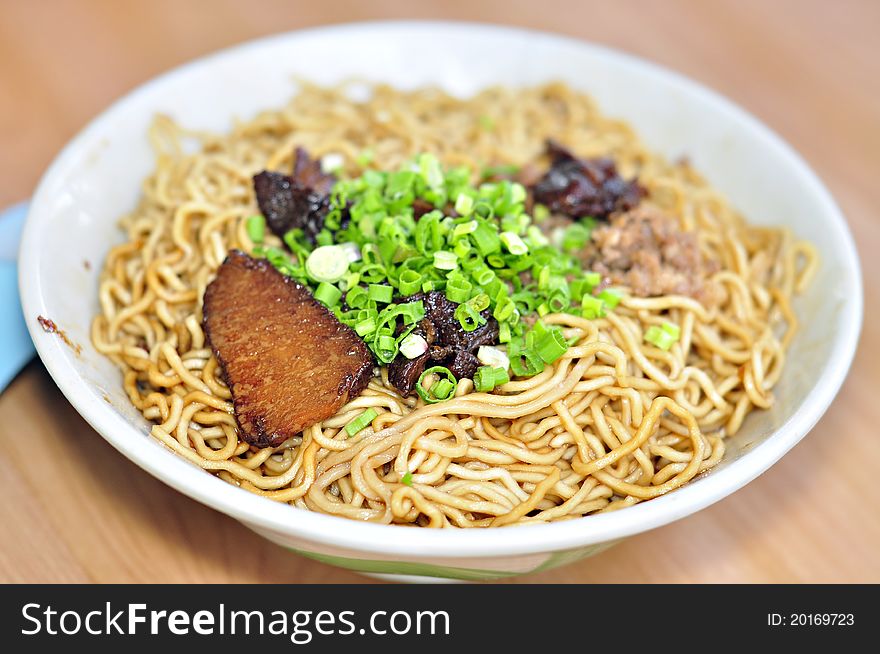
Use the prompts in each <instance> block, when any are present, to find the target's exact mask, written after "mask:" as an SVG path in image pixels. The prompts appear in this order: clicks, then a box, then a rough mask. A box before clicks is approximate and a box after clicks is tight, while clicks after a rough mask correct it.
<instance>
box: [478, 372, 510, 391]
mask: <svg viewBox="0 0 880 654" xmlns="http://www.w3.org/2000/svg"><path fill="white" fill-rule="evenodd" d="M509 381H510V376H509V375H508V374H507V370H505V369H504V368H493V367H492V366H481V367H479V368H477V372H476V373H474V389H475V390H476V391H478V392H480V393H488V392H489V391H491V390H493V389H494V388H495V387H496V386H502V385H504V384H506V383H507V382H509Z"/></svg>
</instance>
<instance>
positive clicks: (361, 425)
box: [345, 407, 379, 438]
mask: <svg viewBox="0 0 880 654" xmlns="http://www.w3.org/2000/svg"><path fill="white" fill-rule="evenodd" d="M378 415H379V412H378V411H376V409H374V408H372V407H370V408H369V409H367V410H366V411H364V412H363V413H362V414H361V415H359V416H358V417H357V418H355V419H354V420H352V421H351V422H350V423H348V424H347V425H345V431H346V432H347V433H348V437H349V438H351V437H352V436H354V435H355V434H357V433H359V432H361V431H363V430H364V429H366V428H367V427H368V426H369V424H370V423H371V422H373V420H374V419H375V418H376V416H378Z"/></svg>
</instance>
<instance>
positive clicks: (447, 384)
mask: <svg viewBox="0 0 880 654" xmlns="http://www.w3.org/2000/svg"><path fill="white" fill-rule="evenodd" d="M436 377H440V378H439V379H436ZM426 379H427V380H429V381H431V380H435V379H436V381H433V382H432V383H431V385H430V386H429V387H428V388H427V389H426V388H425V380H426ZM456 388H458V381H457V380H456V379H455V375H453V374H452V371H450V370H449V368H445V367H443V366H433V367H432V368H428V369H427V370H425V372H423V373H422V374H421V375H420V376H419V380H418V382H416V392H417V393H418V394H419V396H420V397H421V398H422V399H423V400H424V401H425V402H427V403H428V404H436V403H437V402H443V401H445V400H448V399H449V398H451V397H453V396H454V395H455V389H456Z"/></svg>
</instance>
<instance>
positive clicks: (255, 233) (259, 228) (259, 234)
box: [245, 214, 266, 243]
mask: <svg viewBox="0 0 880 654" xmlns="http://www.w3.org/2000/svg"><path fill="white" fill-rule="evenodd" d="M245 229H246V230H247V235H248V238H249V239H251V241H253V242H254V243H262V242H263V239H264V238H265V237H266V219H265V218H264V217H263V216H261V215H259V214H257V215H255V216H251V217H250V218H248V219H247V222H246V223H245Z"/></svg>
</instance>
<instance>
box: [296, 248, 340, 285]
mask: <svg viewBox="0 0 880 654" xmlns="http://www.w3.org/2000/svg"><path fill="white" fill-rule="evenodd" d="M348 265H349V255H348V252H347V251H346V249H345V248H343V247H342V246H340V245H322V246H321V247H319V248H316V249H314V250H312V252H311V254H309V257H308V259H306V274H308V276H309V277H311V278H312V279H314V280H315V281H316V282H329V283H334V282H338V281H339V280H340V279H342V278H343V277H344V276H345V273H347V272H348Z"/></svg>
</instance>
